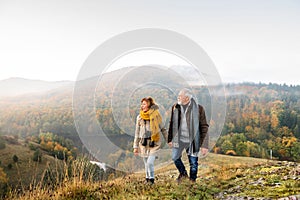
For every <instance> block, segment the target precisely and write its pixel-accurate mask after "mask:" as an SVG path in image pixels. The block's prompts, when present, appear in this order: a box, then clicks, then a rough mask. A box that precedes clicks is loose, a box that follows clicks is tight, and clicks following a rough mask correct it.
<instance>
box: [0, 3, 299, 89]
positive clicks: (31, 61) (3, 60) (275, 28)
mask: <svg viewBox="0 0 300 200" xmlns="http://www.w3.org/2000/svg"><path fill="white" fill-rule="evenodd" d="M299 24H300V1H297V0H293V1H292V0H281V1H279V0H272V1H271V0H261V1H259V0H245V1H240V0H226V1H225V0H218V1H216V0H212V1H200V0H190V1H182V0H163V1H161V0H153V1H146V0H131V1H121V0H119V1H116V0H110V1H108V0H107V1H104V0H88V1H83V0H64V1H59V0H44V1H43V0H35V1H34V0H17V1H14V0H7V1H6V0H0V56H1V57H0V70H1V71H0V80H3V79H7V78H10V77H22V78H28V79H39V80H46V81H60V80H73V81H74V80H76V77H77V74H78V73H79V70H80V68H81V66H82V64H83V63H84V61H85V60H86V59H87V57H88V56H89V55H90V53H91V52H92V51H93V50H95V49H96V48H97V47H98V46H99V45H101V44H102V43H103V42H104V41H106V40H108V39H110V38H112V37H113V36H115V35H118V34H120V33H123V32H126V31H130V30H135V29H140V28H161V29H168V30H172V31H175V32H178V33H180V34H183V35H185V36H187V37H189V38H190V39H192V40H194V41H195V42H197V43H198V44H199V45H200V46H201V47H202V48H203V49H204V51H205V52H206V53H207V54H208V56H209V57H210V58H211V59H212V61H213V62H214V63H215V66H216V68H217V69H218V71H219V74H220V76H221V79H222V80H223V81H224V82H245V81H247V82H256V83H258V82H263V83H269V82H272V83H287V84H298V85H299V84H300V81H299V80H300V79H299V74H300V73H299V72H300V26H299ZM155 55H156V56H157V54H155ZM153 56H154V55H153ZM138 58H139V59H138ZM147 58H149V56H148V57H147ZM152 60H160V61H159V62H161V63H153V62H157V61H152ZM180 62H181V61H180V59H168V56H166V57H165V58H163V59H161V58H160V59H157V57H155V56H154V57H153V59H152V58H151V57H150V59H146V58H143V56H136V59H131V60H130V61H128V60H127V62H126V63H123V64H124V65H140V64H162V65H173V64H174V65H176V64H182V63H180Z"/></svg>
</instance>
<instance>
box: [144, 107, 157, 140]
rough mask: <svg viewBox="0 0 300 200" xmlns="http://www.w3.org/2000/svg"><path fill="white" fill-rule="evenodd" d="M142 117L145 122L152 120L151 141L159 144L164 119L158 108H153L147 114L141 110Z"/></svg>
mask: <svg viewBox="0 0 300 200" xmlns="http://www.w3.org/2000/svg"><path fill="white" fill-rule="evenodd" d="M140 116H141V118H142V119H143V120H150V130H151V140H152V141H154V142H158V141H159V133H160V128H159V125H160V123H161V122H162V117H161V115H160V113H159V110H158V106H156V105H155V106H151V108H150V109H149V110H148V111H147V112H144V111H142V110H141V111H140Z"/></svg>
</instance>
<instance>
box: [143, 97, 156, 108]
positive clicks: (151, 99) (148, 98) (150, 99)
mask: <svg viewBox="0 0 300 200" xmlns="http://www.w3.org/2000/svg"><path fill="white" fill-rule="evenodd" d="M143 101H146V102H147V103H148V104H149V108H150V107H151V106H153V105H156V103H155V101H154V99H153V98H152V97H144V98H142V100H141V103H142V102H143Z"/></svg>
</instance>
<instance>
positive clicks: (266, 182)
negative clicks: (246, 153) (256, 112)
mask: <svg viewBox="0 0 300 200" xmlns="http://www.w3.org/2000/svg"><path fill="white" fill-rule="evenodd" d="M184 157H185V156H184ZM199 164H200V167H199V173H198V179H197V182H196V184H192V183H190V182H189V181H188V180H184V181H183V182H182V183H181V184H177V182H176V181H175V179H176V178H177V175H178V174H177V171H176V169H175V166H174V165H173V164H172V163H170V164H168V165H167V166H164V167H162V168H160V169H156V182H155V184H154V185H147V184H144V175H143V174H138V173H137V174H127V175H122V176H119V177H113V176H111V177H110V178H109V180H107V181H100V182H93V181H89V180H90V179H88V180H83V179H82V178H80V177H81V176H80V175H78V176H74V177H73V178H72V177H68V178H66V179H65V181H63V182H61V183H59V185H58V186H57V187H56V188H55V189H54V190H53V189H51V188H47V187H44V188H37V189H36V190H30V191H25V194H24V195H22V196H18V195H17V194H16V193H14V192H12V193H11V194H10V195H9V197H7V199H233V198H234V197H236V199H238V198H237V197H239V198H240V199H242V198H244V197H248V198H249V197H254V198H259V197H265V198H269V199H278V198H281V197H288V196H293V197H295V198H299V197H300V196H299V195H300V180H299V174H300V164H299V163H293V162H279V161H270V160H266V159H257V158H249V157H232V156H225V155H217V154H209V155H208V157H206V158H203V159H200V162H199ZM79 174H80V170H79ZM91 176H93V175H92V174H91Z"/></svg>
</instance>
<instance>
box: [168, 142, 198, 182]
mask: <svg viewBox="0 0 300 200" xmlns="http://www.w3.org/2000/svg"><path fill="white" fill-rule="evenodd" d="M184 149H185V150H186V153H187V154H188V152H189V143H179V148H174V147H173V148H172V160H173V161H174V164H175V166H176V168H177V169H178V171H179V173H180V174H184V173H186V169H185V166H184V164H183V162H182V160H181V156H182V152H183V150H184ZM188 159H189V163H190V179H191V180H194V181H195V180H196V178H197V172H198V157H195V156H190V155H188Z"/></svg>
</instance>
